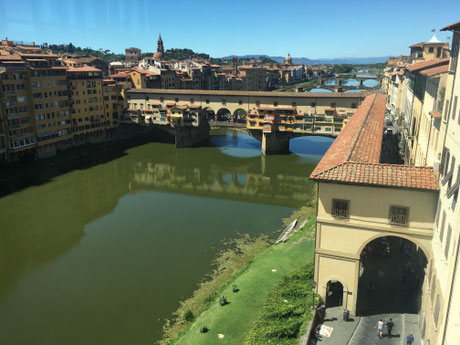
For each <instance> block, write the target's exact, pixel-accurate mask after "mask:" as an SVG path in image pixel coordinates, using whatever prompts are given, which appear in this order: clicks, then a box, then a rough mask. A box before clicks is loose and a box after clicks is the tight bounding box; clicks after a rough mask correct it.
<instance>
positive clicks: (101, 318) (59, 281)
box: [0, 131, 332, 345]
mask: <svg viewBox="0 0 460 345" xmlns="http://www.w3.org/2000/svg"><path fill="white" fill-rule="evenodd" d="M331 142H332V140H331V139H326V138H321V137H310V138H300V139H296V140H293V141H291V151H292V153H291V154H290V155H275V156H268V157H264V156H261V154H260V143H259V142H258V141H256V140H255V139H252V138H251V137H249V136H246V135H244V134H240V133H236V132H231V131H228V132H223V131H222V132H214V133H213V136H212V137H211V140H210V144H209V146H206V147H199V148H190V149H180V150H176V149H175V147H174V145H172V144H163V143H147V144H144V145H141V146H137V147H135V148H131V149H127V150H125V151H124V152H122V154H119V155H117V157H115V158H114V157H112V156H113V155H110V159H109V158H107V159H102V160H101V161H100V162H92V163H93V164H82V166H83V167H79V169H73V170H72V169H68V170H69V171H67V172H66V173H63V174H56V176H54V177H52V178H45V177H43V178H42V180H39V181H37V179H36V180H35V185H34V186H30V187H27V188H22V189H20V190H17V191H15V192H14V193H11V194H9V195H6V196H4V197H2V198H0V344H2V345H58V344H59V345H60V344H66V345H83V344H85V345H87V344H100V345H105V344H107V345H118V344H120V345H127V344H137V345H144V344H153V343H154V342H155V340H158V339H159V337H160V331H161V327H162V324H163V321H164V319H165V318H167V317H169V316H170V314H171V313H172V312H173V311H174V310H175V309H177V307H178V302H179V301H180V300H182V299H184V298H186V297H188V296H190V295H191V293H192V292H193V290H194V289H195V287H196V284H197V283H198V282H199V281H200V280H201V279H202V278H203V276H204V275H205V273H206V272H208V271H209V270H210V269H211V261H212V259H213V258H214V257H215V255H216V253H217V251H218V250H219V249H221V248H222V244H221V241H222V240H224V239H229V238H233V237H235V236H238V234H239V233H249V234H261V233H265V234H269V235H271V236H272V237H275V236H277V234H278V233H279V230H280V229H281V227H282V225H281V220H282V218H283V217H286V216H288V215H289V214H290V213H291V212H292V211H293V210H294V209H295V208H297V207H298V206H300V205H302V204H305V203H306V202H308V201H310V200H311V198H312V193H313V189H314V188H315V187H314V184H313V183H312V182H311V181H308V180H307V176H308V175H309V173H310V172H311V171H312V169H313V168H314V166H315V165H316V163H317V162H318V161H319V159H320V158H321V156H322V155H323V154H324V152H325V151H326V150H327V148H328V147H329V145H330V144H331ZM100 156H101V154H100V153H99V154H98V157H100ZM102 156H104V154H102ZM91 159H92V158H91V156H88V160H91ZM98 159H99V158H98ZM97 163H98V164H97ZM40 169H42V168H40ZM38 176H46V172H43V171H40V172H39V174H38ZM40 179H41V177H40Z"/></svg>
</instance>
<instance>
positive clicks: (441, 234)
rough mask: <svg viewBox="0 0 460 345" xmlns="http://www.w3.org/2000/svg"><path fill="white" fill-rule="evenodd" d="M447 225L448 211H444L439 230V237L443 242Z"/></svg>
mask: <svg viewBox="0 0 460 345" xmlns="http://www.w3.org/2000/svg"><path fill="white" fill-rule="evenodd" d="M445 226H446V212H445V211H444V212H443V213H442V221H441V229H440V231H439V239H440V240H441V242H442V239H443V237H444V227H445Z"/></svg>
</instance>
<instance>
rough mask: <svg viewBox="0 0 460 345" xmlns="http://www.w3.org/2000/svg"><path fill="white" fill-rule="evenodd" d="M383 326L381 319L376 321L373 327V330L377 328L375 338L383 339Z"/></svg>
mask: <svg viewBox="0 0 460 345" xmlns="http://www.w3.org/2000/svg"><path fill="white" fill-rule="evenodd" d="M384 326H385V324H384V323H383V321H382V319H380V320H379V321H377V324H376V325H375V328H377V336H378V337H379V338H380V339H382V338H383V327H384Z"/></svg>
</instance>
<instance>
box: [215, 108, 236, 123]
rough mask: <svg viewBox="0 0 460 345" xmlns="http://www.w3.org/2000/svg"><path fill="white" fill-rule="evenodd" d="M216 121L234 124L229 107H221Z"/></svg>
mask: <svg viewBox="0 0 460 345" xmlns="http://www.w3.org/2000/svg"><path fill="white" fill-rule="evenodd" d="M215 114H216V121H221V122H232V112H231V111H230V110H229V109H228V108H227V107H221V108H219V110H217V112H216V113H215Z"/></svg>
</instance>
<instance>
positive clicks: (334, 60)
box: [220, 54, 390, 65]
mask: <svg viewBox="0 0 460 345" xmlns="http://www.w3.org/2000/svg"><path fill="white" fill-rule="evenodd" d="M233 56H236V57H237V58H238V59H255V58H258V57H266V58H268V59H272V60H274V61H276V62H279V63H283V62H284V60H285V57H283V56H270V55H264V54H261V55H257V54H252V55H229V56H224V57H221V58H220V59H223V60H229V59H231V58H232V57H233ZM389 58H390V56H378V57H365V58H354V57H349V58H346V57H344V58H324V59H309V58H306V57H300V58H299V57H293V58H292V62H293V63H301V64H304V65H323V64H324V65H335V64H352V65H360V64H375V63H384V62H386V61H387V60H388V59H389Z"/></svg>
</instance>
